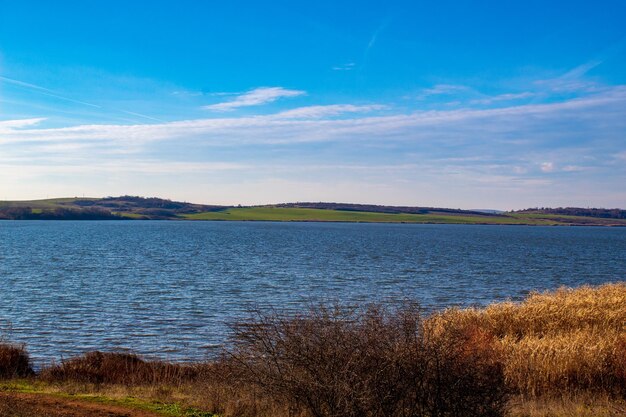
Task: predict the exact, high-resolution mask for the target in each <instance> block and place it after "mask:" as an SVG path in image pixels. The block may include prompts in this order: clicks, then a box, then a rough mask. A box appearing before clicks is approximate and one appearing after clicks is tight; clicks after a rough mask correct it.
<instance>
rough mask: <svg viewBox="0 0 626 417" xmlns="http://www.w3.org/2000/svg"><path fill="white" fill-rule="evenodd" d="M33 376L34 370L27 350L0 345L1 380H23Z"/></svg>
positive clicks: (16, 346) (9, 345) (20, 347)
mask: <svg viewBox="0 0 626 417" xmlns="http://www.w3.org/2000/svg"><path fill="white" fill-rule="evenodd" d="M31 375H33V369H32V367H31V363H30V358H29V356H28V352H27V351H26V348H24V346H18V345H11V344H0V378H2V379H9V378H22V377H27V376H31Z"/></svg>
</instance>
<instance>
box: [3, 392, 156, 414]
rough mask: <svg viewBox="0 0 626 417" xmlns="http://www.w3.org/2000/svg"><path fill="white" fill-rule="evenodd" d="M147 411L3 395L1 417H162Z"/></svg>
mask: <svg viewBox="0 0 626 417" xmlns="http://www.w3.org/2000/svg"><path fill="white" fill-rule="evenodd" d="M158 416H160V415H159V414H155V413H152V412H149V411H144V410H135V409H129V408H124V407H120V406H117V405H109V404H100V403H94V402H89V401H81V400H78V399H71V398H62V397H55V396H52V395H45V394H25V393H13V392H0V417H158Z"/></svg>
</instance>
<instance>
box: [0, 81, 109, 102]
mask: <svg viewBox="0 0 626 417" xmlns="http://www.w3.org/2000/svg"><path fill="white" fill-rule="evenodd" d="M0 80H2V81H4V82H7V83H9V84H14V85H19V86H20V87H26V88H31V89H33V90H37V91H38V92H39V94H43V95H46V96H50V97H54V98H58V99H60V100H65V101H69V102H72V103H76V104H82V105H84V106H90V107H95V108H98V109H101V108H102V106H98V105H97V104H92V103H86V102H84V101H80V100H74V99H72V98H69V97H63V96H60V95H58V94H57V93H56V92H55V91H52V90H50V89H47V88H45V87H40V86H38V85H35V84H30V83H25V82H24V81H19V80H14V79H12V78H7V77H3V76H1V75H0Z"/></svg>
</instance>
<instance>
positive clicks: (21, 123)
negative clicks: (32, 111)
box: [0, 117, 46, 133]
mask: <svg viewBox="0 0 626 417" xmlns="http://www.w3.org/2000/svg"><path fill="white" fill-rule="evenodd" d="M44 120H46V119H45V118H44V117H36V118H31V119H16V120H0V133H2V132H3V131H5V132H9V131H12V130H14V129H21V128H24V127H29V126H35V125H38V124H39V123H41V122H43V121H44Z"/></svg>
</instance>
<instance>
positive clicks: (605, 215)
mask: <svg viewBox="0 0 626 417" xmlns="http://www.w3.org/2000/svg"><path fill="white" fill-rule="evenodd" d="M514 213H527V214H557V215H565V216H583V217H596V218H601V219H626V210H621V209H618V208H614V209H603V208H581V207H557V208H547V207H542V208H538V207H536V208H529V209H525V210H518V211H515V212H514Z"/></svg>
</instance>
